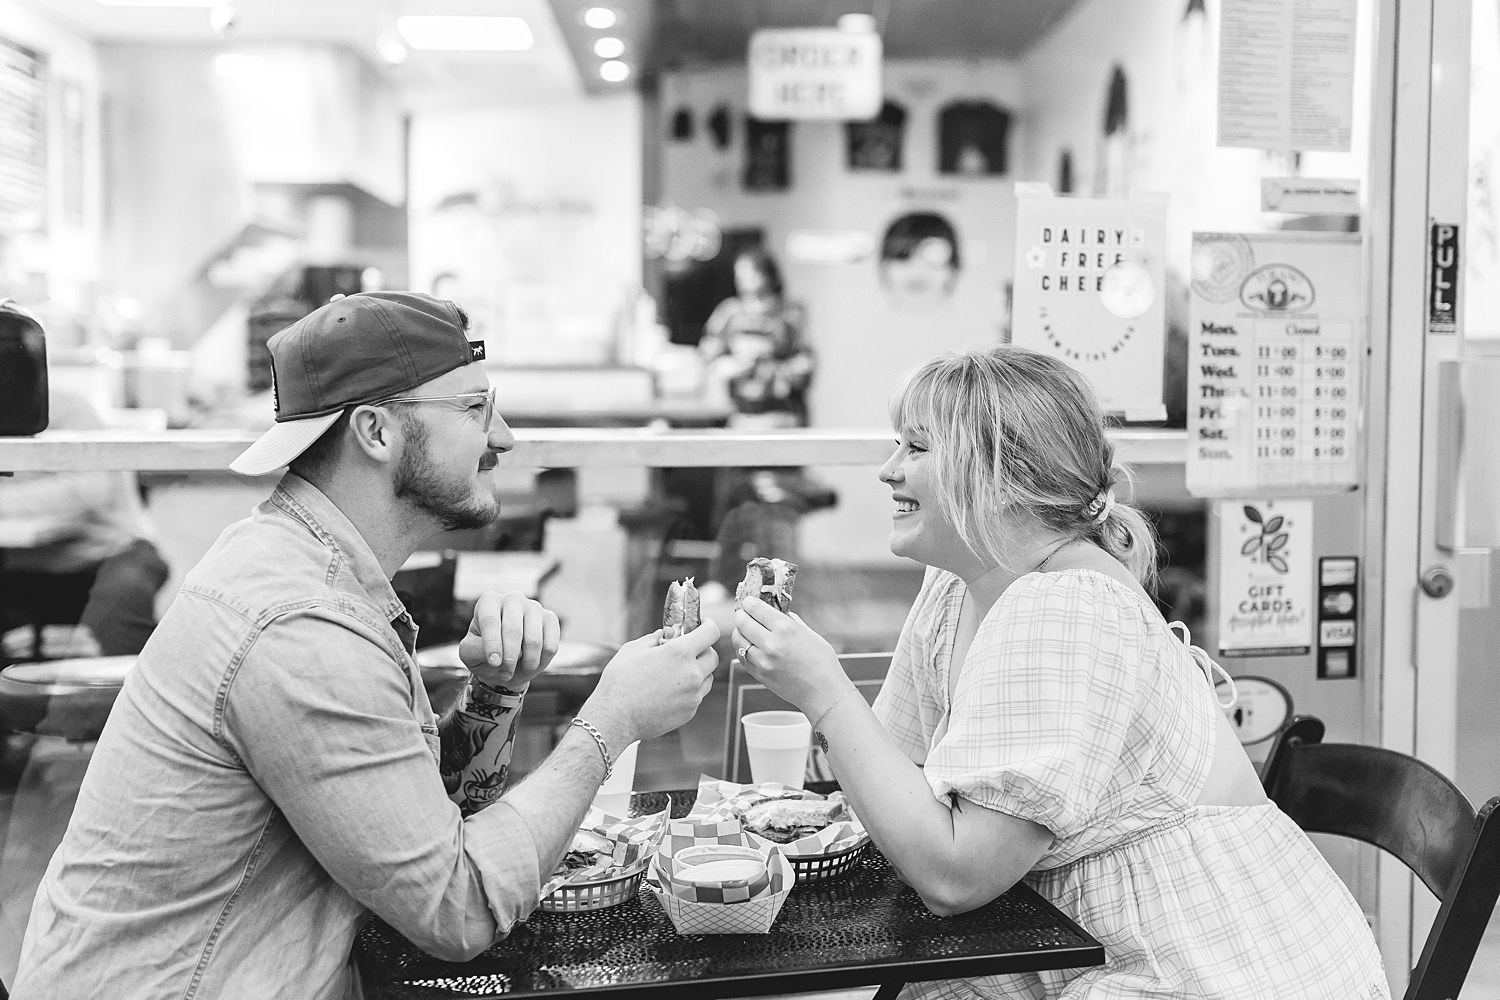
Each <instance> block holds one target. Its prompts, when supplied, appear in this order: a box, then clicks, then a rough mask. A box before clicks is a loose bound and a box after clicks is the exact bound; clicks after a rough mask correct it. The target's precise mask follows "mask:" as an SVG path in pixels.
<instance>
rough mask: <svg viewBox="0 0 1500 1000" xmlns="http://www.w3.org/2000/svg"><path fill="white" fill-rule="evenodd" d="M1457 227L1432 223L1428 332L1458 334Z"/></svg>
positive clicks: (1428, 246) (1448, 223) (1451, 224)
mask: <svg viewBox="0 0 1500 1000" xmlns="http://www.w3.org/2000/svg"><path fill="white" fill-rule="evenodd" d="M1459 274H1460V272H1459V269H1458V225H1457V223H1453V222H1434V223H1433V224H1432V237H1431V239H1430V240H1429V242H1428V244H1427V284H1428V289H1427V332H1428V333H1457V332H1458V276H1459Z"/></svg>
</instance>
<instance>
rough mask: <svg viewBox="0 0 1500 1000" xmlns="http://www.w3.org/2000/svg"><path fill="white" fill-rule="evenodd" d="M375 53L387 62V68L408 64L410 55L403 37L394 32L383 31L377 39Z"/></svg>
mask: <svg viewBox="0 0 1500 1000" xmlns="http://www.w3.org/2000/svg"><path fill="white" fill-rule="evenodd" d="M375 51H376V52H378V53H379V54H380V58H381V59H383V60H385V63H386V65H387V66H400V65H401V64H402V63H404V62H406V57H407V56H409V55H410V54H411V53H409V52H408V51H407V50H406V44H405V43H404V42H402V41H401V36H400V35H398V34H396V33H395V32H394V31H382V32H381V33H380V35H379V37H377V38H376V39H375Z"/></svg>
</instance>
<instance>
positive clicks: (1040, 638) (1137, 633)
mask: <svg viewBox="0 0 1500 1000" xmlns="http://www.w3.org/2000/svg"><path fill="white" fill-rule="evenodd" d="M963 598H964V584H963V582H962V581H961V580H959V579H958V578H957V577H955V576H953V575H952V574H948V573H940V572H937V571H929V572H928V574H927V577H926V579H925V580H924V582H923V586H922V591H921V593H919V594H918V596H917V600H916V603H915V605H914V606H913V608H912V612H911V615H910V616H909V617H908V619H907V623H906V626H905V628H904V629H903V631H902V635H901V638H900V641H899V642H898V643H897V648H896V654H895V657H894V659H893V661H892V664H891V671H890V676H889V678H888V679H887V681H886V684H885V686H884V688H883V689H882V690H881V693H880V696H879V698H877V699H876V702H875V713H876V715H877V716H878V717H879V718H880V719H881V721H882V722H883V723H884V724H885V726H886V728H887V729H888V730H889V731H890V732H891V734H892V736H893V737H894V738H895V740H896V742H897V743H898V744H899V745H900V746H901V747H902V749H903V750H904V751H905V752H906V753H907V755H908V756H910V757H911V758H912V759H913V760H915V761H917V762H919V763H925V773H926V776H927V779H928V783H929V784H930V785H931V787H932V791H933V794H934V795H935V796H936V797H938V798H939V799H944V800H946V798H947V797H948V795H950V794H954V795H958V796H960V797H962V798H965V799H968V800H970V801H972V802H975V803H978V804H979V805H982V806H985V807H987V808H990V809H995V810H998V811H1000V812H1005V813H1008V814H1011V815H1015V816H1019V817H1021V818H1024V819H1028V820H1031V821H1032V822H1035V823H1039V824H1041V825H1042V826H1045V827H1046V828H1047V829H1049V830H1051V831H1052V833H1053V834H1054V837H1055V839H1054V841H1053V843H1052V846H1051V848H1050V849H1049V851H1048V852H1047V853H1046V854H1045V855H1044V856H1043V857H1042V859H1041V861H1040V862H1039V863H1038V866H1037V869H1036V870H1035V871H1033V872H1032V873H1031V875H1029V876H1028V877H1027V881H1028V882H1029V883H1030V884H1031V885H1032V886H1033V887H1034V888H1036V889H1037V891H1038V892H1040V893H1041V894H1042V895H1044V896H1046V897H1047V898H1048V899H1050V900H1051V901H1052V902H1053V904H1055V905H1056V906H1057V907H1058V908H1059V909H1060V910H1062V911H1063V912H1064V913H1066V914H1068V915H1069V916H1070V917H1072V918H1073V919H1075V920H1077V921H1078V922H1079V923H1080V924H1081V925H1082V926H1083V927H1084V928H1085V929H1087V930H1088V931H1090V932H1091V933H1092V934H1093V935H1094V936H1095V937H1097V938H1098V939H1099V940H1100V941H1101V942H1103V944H1104V947H1105V953H1106V964H1105V965H1104V966H1102V967H1100V968H1097V969H1090V970H1086V971H1076V972H1069V971H1061V972H1042V973H1026V974H1023V975H1015V976H995V977H985V978H981V979H974V980H964V981H950V982H940V983H926V984H913V985H911V986H909V987H908V988H907V989H906V990H905V991H903V992H902V994H901V995H902V996H903V997H924V998H926V997H932V998H945V1000H947V998H954V1000H957V998H964V1000H970V998H979V997H983V998H990V997H995V998H998V997H1016V998H1025V1000H1085V998H1087V1000H1125V998H1130V1000H1140V998H1157V997H1159V998H1167V997H1173V998H1178V997H1203V998H1210V997H1211V998H1214V1000H1263V998H1266V997H1292V996H1295V997H1299V998H1307V1000H1336V998H1346V1000H1347V998H1356V1000H1385V998H1387V997H1388V996H1389V993H1388V990H1387V987H1386V981H1385V973H1384V971H1383V970H1382V967H1381V961H1380V954H1379V952H1378V950H1377V949H1376V946H1375V941H1374V937H1373V935H1372V934H1371V933H1370V930H1369V927H1368V925H1367V924H1366V923H1365V920H1364V916H1363V914H1362V913H1361V912H1360V910H1359V907H1358V905H1357V904H1356V902H1355V900H1354V898H1353V896H1351V895H1350V893H1349V891H1348V890H1347V888H1345V886H1344V884H1343V882H1342V881H1341V880H1340V879H1339V877H1338V876H1337V874H1335V873H1334V871H1333V869H1331V868H1330V867H1329V866H1328V864H1327V863H1326V862H1325V861H1324V860H1323V857H1322V855H1321V854H1319V853H1318V851H1317V848H1316V847H1314V846H1313V844H1312V842H1311V841H1309V840H1308V838H1307V837H1306V835H1304V834H1303V833H1302V831H1301V830H1299V829H1298V828H1297V826H1296V825H1295V824H1293V823H1292V822H1291V820H1289V819H1288V818H1287V817H1286V816H1285V815H1284V814H1283V813H1282V812H1281V811H1280V810H1279V809H1277V808H1276V807H1275V806H1274V805H1272V804H1269V803H1266V804H1263V805H1258V806H1244V807H1229V806H1194V804H1193V803H1194V802H1195V801H1196V799H1197V796H1198V794H1199V792H1200V790H1201V789H1202V788H1203V786H1204V783H1205V782H1206V780H1207V776H1208V770H1209V766H1210V764H1211V762H1212V758H1213V749H1214V739H1215V728H1214V727H1215V725H1216V720H1215V713H1217V712H1218V708H1217V707H1216V705H1215V703H1214V701H1213V692H1212V689H1211V688H1210V687H1209V686H1208V684H1207V683H1205V682H1204V679H1203V673H1202V671H1201V670H1199V669H1198V667H1197V665H1196V664H1195V662H1194V661H1193V659H1192V657H1191V655H1190V653H1189V652H1188V650H1187V649H1186V647H1184V646H1183V645H1182V644H1181V642H1179V641H1178V640H1177V638H1176V637H1175V636H1174V635H1173V634H1172V633H1171V631H1170V630H1169V629H1168V628H1167V626H1166V623H1165V622H1164V621H1162V619H1161V616H1160V615H1159V614H1158V613H1157V611H1156V608H1155V607H1153V606H1152V605H1150V604H1149V603H1147V602H1146V601H1144V600H1142V599H1141V597H1140V596H1139V595H1137V594H1136V593H1135V592H1134V591H1133V590H1131V589H1130V588H1128V587H1126V586H1124V585H1123V584H1121V583H1119V582H1118V581H1116V580H1113V579H1111V578H1110V577H1108V576H1106V575H1104V574H1102V573H1098V572H1094V571H1092V570H1081V569H1079V570H1064V571H1060V572H1055V573H1047V574H1031V575H1029V576H1026V577H1023V578H1022V579H1020V580H1019V581H1017V582H1016V583H1015V584H1013V585H1012V586H1011V587H1010V589H1009V590H1007V591H1006V592H1005V594H1004V595H1002V597H1001V598H1000V600H999V601H997V602H996V603H995V606H994V607H993V608H991V610H990V612H989V614H988V615H987V616H986V617H985V619H984V621H983V622H982V623H981V624H980V626H979V630H978V633H977V635H976V636H975V637H974V639H973V641H972V643H971V644H970V647H969V651H968V654H967V657H966V660H965V665H964V668H963V672H962V674H961V675H960V677H959V680H958V684H957V686H956V688H955V689H954V692H953V697H952V699H951V702H950V699H949V696H948V690H949V683H948V682H949V671H950V668H951V664H950V660H951V658H952V655H953V648H954V640H955V636H956V632H957V625H958V617H959V610H960V608H961V606H962V602H963Z"/></svg>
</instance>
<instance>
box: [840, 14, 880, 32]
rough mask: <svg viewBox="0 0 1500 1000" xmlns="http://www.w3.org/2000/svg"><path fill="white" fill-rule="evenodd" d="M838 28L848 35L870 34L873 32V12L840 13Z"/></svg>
mask: <svg viewBox="0 0 1500 1000" xmlns="http://www.w3.org/2000/svg"><path fill="white" fill-rule="evenodd" d="M838 26H839V30H840V31H842V32H845V33H846V34H850V35H872V34H874V33H875V15H873V14H841V15H839V19H838Z"/></svg>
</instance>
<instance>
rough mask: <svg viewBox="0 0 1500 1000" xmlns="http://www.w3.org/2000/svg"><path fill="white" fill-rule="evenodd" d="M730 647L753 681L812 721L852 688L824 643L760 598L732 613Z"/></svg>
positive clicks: (748, 599) (791, 616)
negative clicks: (732, 643)
mask: <svg viewBox="0 0 1500 1000" xmlns="http://www.w3.org/2000/svg"><path fill="white" fill-rule="evenodd" d="M733 639H734V648H735V652H736V655H738V656H739V658H740V662H741V663H743V664H744V665H745V668H746V669H747V670H749V671H750V673H752V674H754V675H755V678H756V680H758V681H760V682H761V683H762V684H764V685H765V686H766V687H768V688H770V689H771V690H772V691H773V692H775V693H776V694H777V695H779V696H780V697H781V698H783V699H785V700H786V701H789V702H791V703H792V704H793V705H796V706H797V707H798V708H799V709H801V711H802V713H803V714H804V715H806V716H807V717H808V718H809V719H816V718H818V717H819V716H821V715H822V714H823V712H824V711H825V710H826V709H827V708H828V707H829V706H831V705H832V704H833V703H834V702H835V701H837V700H838V699H839V698H841V697H842V696H843V695H844V693H845V692H847V691H848V690H849V689H851V688H852V687H853V682H852V681H850V680H849V677H848V675H847V674H845V673H844V668H843V667H842V666H841V665H840V664H839V657H838V654H837V653H836V652H834V649H833V646H831V645H829V642H828V640H827V639H824V638H823V637H822V636H821V635H819V634H818V633H816V632H814V631H813V630H812V629H811V628H809V627H808V626H807V624H806V623H805V622H803V620H802V619H801V618H800V617H798V616H797V615H795V614H783V613H782V612H780V611H778V610H777V609H776V608H775V607H774V606H772V605H770V604H767V603H766V602H765V601H762V600H761V599H760V598H758V597H746V598H745V601H744V604H743V606H742V607H741V608H740V609H739V610H738V611H736V612H735V613H734V634H733Z"/></svg>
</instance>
